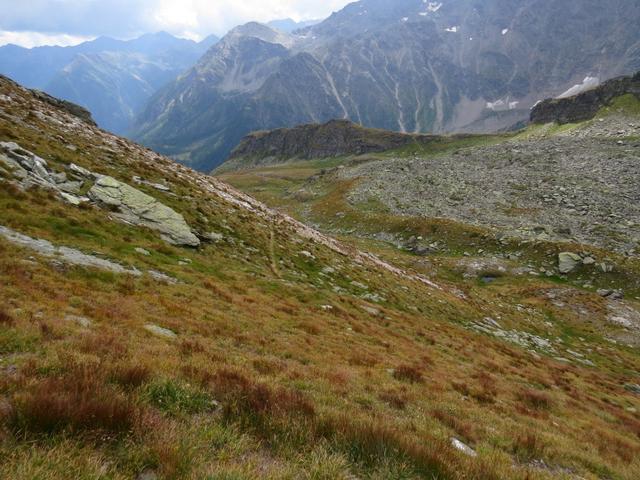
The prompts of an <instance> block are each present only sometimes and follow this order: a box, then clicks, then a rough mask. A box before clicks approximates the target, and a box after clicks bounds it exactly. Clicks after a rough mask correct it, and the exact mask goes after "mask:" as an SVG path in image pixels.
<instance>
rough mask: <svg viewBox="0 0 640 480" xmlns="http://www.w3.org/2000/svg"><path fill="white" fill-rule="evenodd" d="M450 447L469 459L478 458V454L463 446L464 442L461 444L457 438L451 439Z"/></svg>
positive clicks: (465, 445)
mask: <svg viewBox="0 0 640 480" xmlns="http://www.w3.org/2000/svg"><path fill="white" fill-rule="evenodd" d="M451 445H452V446H453V448H455V449H456V450H459V451H461V452H462V453H464V454H465V455H468V456H470V457H477V456H478V454H477V453H476V451H475V450H474V449H473V448H471V447H470V446H469V445H467V444H465V443H464V442H461V441H460V440H458V439H457V438H452V439H451Z"/></svg>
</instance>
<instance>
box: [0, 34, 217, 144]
mask: <svg viewBox="0 0 640 480" xmlns="http://www.w3.org/2000/svg"><path fill="white" fill-rule="evenodd" d="M216 41H217V38H215V37H210V38H207V39H205V40H204V41H203V42H201V43H196V42H193V41H190V40H184V39H179V38H176V37H173V36H172V35H169V34H168V33H163V32H161V33H157V34H151V35H144V36H142V37H140V38H137V39H134V40H128V41H121V40H115V39H112V38H107V37H101V38H98V39H96V40H92V41H89V42H84V43H82V44H80V45H77V46H73V47H37V48H32V49H27V48H22V47H18V46H16V45H7V46H3V47H0V73H1V74H4V75H7V76H8V77H10V78H12V79H13V80H15V81H17V82H20V83H21V84H23V85H25V86H28V87H31V88H37V89H39V90H43V91H46V92H47V93H49V94H51V95H55V96H56V97H59V98H61V99H65V100H68V101H71V102H74V103H76V104H79V105H82V106H83V107H86V108H88V109H89V110H91V112H92V113H93V114H94V116H95V119H96V120H97V122H98V124H99V125H100V126H101V127H102V128H105V129H107V130H110V131H112V132H116V133H120V134H123V133H126V132H127V131H128V130H129V128H130V126H131V122H132V120H133V117H134V116H135V115H136V114H137V113H138V112H139V111H140V110H141V109H142V107H143V106H144V105H145V103H146V102H147V100H149V98H150V97H151V96H152V95H153V94H154V93H155V92H156V91H157V90H158V89H159V88H160V87H163V86H164V85H165V84H166V83H168V82H170V81H173V80H174V79H175V78H176V77H177V76H178V75H179V74H181V73H182V72H183V71H185V70H187V69H188V68H190V67H192V66H193V65H194V64H195V63H196V61H197V60H198V58H200V56H202V54H203V53H204V52H206V50H207V49H208V48H209V47H210V46H211V45H212V44H213V43H215V42H216Z"/></svg>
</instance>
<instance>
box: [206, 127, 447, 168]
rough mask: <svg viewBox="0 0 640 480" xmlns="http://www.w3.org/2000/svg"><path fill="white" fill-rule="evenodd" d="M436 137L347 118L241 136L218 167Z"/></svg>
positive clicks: (382, 148) (385, 146) (418, 143)
mask: <svg viewBox="0 0 640 480" xmlns="http://www.w3.org/2000/svg"><path fill="white" fill-rule="evenodd" d="M437 140H439V139H438V137H435V136H430V135H409V134H403V133H396V132H390V131H387V130H376V129H371V128H363V127H361V126H360V125H356V124H355V123H352V122H350V121H348V120H332V121H330V122H328V123H325V124H322V125H320V124H312V125H301V126H298V127H294V128H281V129H276V130H271V131H264V132H254V133H251V134H249V135H247V136H246V137H245V138H243V139H242V142H240V145H238V146H237V147H236V148H235V149H234V150H233V152H231V156H230V157H229V160H227V161H226V162H225V163H224V164H223V165H222V166H221V167H220V168H218V171H226V170H232V169H238V168H250V167H255V166H257V165H268V164H272V163H281V162H284V161H292V160H310V159H313V158H327V157H338V156H343V155H362V154H365V153H372V152H384V151H387V150H395V149H399V148H403V147H410V146H417V147H419V146H424V145H427V144H429V143H430V142H433V141H437Z"/></svg>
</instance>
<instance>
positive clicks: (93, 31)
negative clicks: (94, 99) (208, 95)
mask: <svg viewBox="0 0 640 480" xmlns="http://www.w3.org/2000/svg"><path fill="white" fill-rule="evenodd" d="M347 3H349V0H241V1H238V0H28V1H24V0H23V1H16V0H0V11H1V12H2V15H0V31H2V32H4V36H10V34H11V35H16V34H18V33H21V32H22V33H23V34H24V35H25V41H29V42H34V41H36V40H38V37H37V35H43V36H48V38H50V39H56V38H57V37H59V36H61V35H62V36H63V37H60V38H62V39H64V38H65V37H70V38H84V37H96V36H100V35H109V36H113V37H118V38H132V37H135V36H138V35H140V34H142V33H149V32H157V31H160V30H164V31H168V32H170V33H172V34H174V35H180V36H187V37H191V38H202V37H204V36H206V35H209V34H211V33H216V34H217V35H222V34H224V33H226V32H227V31H228V30H229V29H231V28H233V27H234V26H236V25H239V24H242V23H246V22H248V21H252V20H255V21H261V22H267V21H270V20H275V19H280V18H293V19H294V20H310V19H316V18H324V17H326V16H328V15H329V14H330V13H331V12H332V11H336V10H339V9H340V8H342V7H344V6H345V5H346V4H347ZM27 32H31V34H30V35H27ZM0 38H4V37H2V36H0ZM43 38H44V37H43Z"/></svg>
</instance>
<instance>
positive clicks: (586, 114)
mask: <svg viewBox="0 0 640 480" xmlns="http://www.w3.org/2000/svg"><path fill="white" fill-rule="evenodd" d="M627 94H628V95H633V96H635V97H636V98H637V99H638V100H640V72H638V73H636V74H635V75H633V76H623V77H618V78H614V79H611V80H609V81H607V82H605V83H603V84H602V85H599V86H597V87H594V88H591V89H588V90H586V91H584V92H582V93H579V94H578V95H573V96H569V97H565V96H561V97H558V98H554V99H547V100H545V101H543V102H540V103H539V104H537V105H536V106H534V108H533V109H532V110H531V122H532V123H550V122H556V123H559V124H566V123H575V122H582V121H584V120H590V119H592V118H593V117H595V116H596V114H597V113H598V111H599V110H600V109H602V108H603V107H606V106H608V105H610V104H611V101H612V100H614V99H615V98H618V97H620V96H622V95H627Z"/></svg>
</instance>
